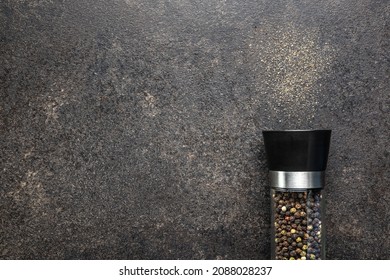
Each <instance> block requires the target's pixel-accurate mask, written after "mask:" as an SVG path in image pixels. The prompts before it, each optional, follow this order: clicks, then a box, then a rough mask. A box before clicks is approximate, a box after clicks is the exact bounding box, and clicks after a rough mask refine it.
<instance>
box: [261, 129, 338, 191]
mask: <svg viewBox="0 0 390 280" xmlns="http://www.w3.org/2000/svg"><path fill="white" fill-rule="evenodd" d="M330 136H331V130H264V131H263V137H264V144H265V151H266V155H267V161H268V167H269V170H270V181H271V186H272V187H275V188H287V189H307V188H323V186H324V171H325V169H326V165H327V161H328V153H329V145H330Z"/></svg>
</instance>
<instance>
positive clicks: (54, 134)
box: [0, 0, 390, 259]
mask: <svg viewBox="0 0 390 280" xmlns="http://www.w3.org/2000/svg"><path fill="white" fill-rule="evenodd" d="M389 19H390V4H389V1H387V0H381V1H373V0H372V1H369V0H358V1H353V0H346V1H337V0H332V1H317V0H315V1H313V0H301V1H296V0H294V1H292V0H291V1H274V0H272V1H271V0H263V1H254V0H250V1H229V0H227V1H216V0H208V1H188V0H173V1H162V0H155V1H151V0H149V1H144V0H134V1H132V0H126V1H125V0H121V1H120V0H110V1H103V0H100V1H95V0H94V1H92V0H70V1H56V0H39V1H38V0H35V1H27V0H3V1H1V2H0V58H1V62H0V132H1V142H0V145H1V147H0V148H1V150H0V158H1V169H0V176H1V177H0V178H1V181H0V182H1V188H0V258H3V259H57V258H58V259H101V258H102V259H124V258H129V259H203V258H205V259H264V258H269V257H270V248H269V247H270V242H269V238H270V232H269V227H270V224H269V220H270V216H269V215H270V211H269V205H270V202H269V192H268V187H267V170H266V162H265V154H264V145H263V139H262V135H261V131H262V130H263V129H286V128H290V129H299V128H301V129H307V128H318V129H321V128H331V129H333V133H332V144H331V150H330V157H329V162H328V172H327V178H328V180H327V218H326V222H327V225H328V227H327V237H328V251H327V257H328V258H330V259H390V241H389V238H388V236H389V233H390V226H389V217H390V192H389V190H390V189H389V184H390V180H389V162H390V160H389V144H390V141H389V138H390V135H389V123H390V120H389V93H390V84H389V65H390V53H389V49H390V44H389V40H390V34H389V31H390V26H389Z"/></svg>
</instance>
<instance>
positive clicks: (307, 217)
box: [271, 189, 325, 260]
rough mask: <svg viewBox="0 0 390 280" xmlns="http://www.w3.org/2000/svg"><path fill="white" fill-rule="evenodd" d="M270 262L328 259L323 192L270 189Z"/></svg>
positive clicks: (318, 190)
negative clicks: (326, 254) (272, 260)
mask: <svg viewBox="0 0 390 280" xmlns="http://www.w3.org/2000/svg"><path fill="white" fill-rule="evenodd" d="M271 197H272V202H271V213H272V214H271V215H272V227H271V238H272V239H271V250H272V251H271V258H272V259H274V260H321V259H325V228H324V223H323V217H324V211H325V205H324V199H323V197H322V190H321V189H309V190H300V191H297V190H291V191H288V190H285V189H283V190H280V189H271Z"/></svg>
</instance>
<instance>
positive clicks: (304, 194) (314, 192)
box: [263, 130, 331, 260]
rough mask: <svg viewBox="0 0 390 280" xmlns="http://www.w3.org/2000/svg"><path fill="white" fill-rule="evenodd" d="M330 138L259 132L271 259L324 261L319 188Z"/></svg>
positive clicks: (305, 133)
mask: <svg viewBox="0 0 390 280" xmlns="http://www.w3.org/2000/svg"><path fill="white" fill-rule="evenodd" d="M330 136H331V130H279V131H277V130H273V131H272V130H266V131H263V137H264V144H265V151H266V155H267V161H268V168H269V178H270V187H271V200H272V201H271V258H272V259H276V260H321V259H325V241H326V240H325V225H324V223H323V219H324V215H325V206H324V198H323V188H324V185H325V169H326V164H327V161H328V152H329V145H330Z"/></svg>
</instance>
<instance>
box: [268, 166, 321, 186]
mask: <svg viewBox="0 0 390 280" xmlns="http://www.w3.org/2000/svg"><path fill="white" fill-rule="evenodd" d="M269 177H270V184H271V187H272V188H277V189H289V190H306V189H322V188H323V187H324V185H325V172H324V171H270V172H269Z"/></svg>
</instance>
